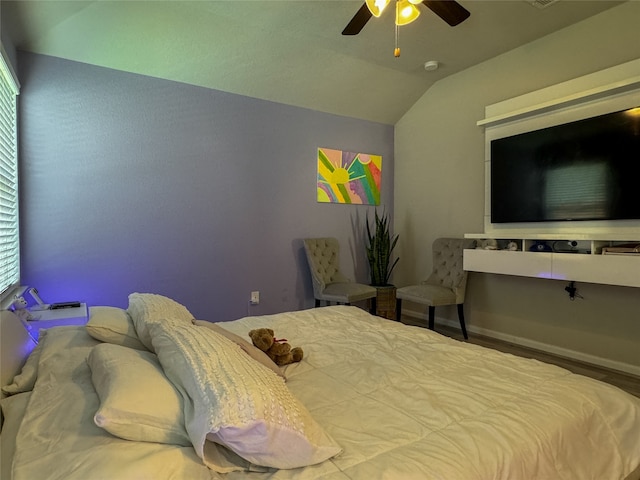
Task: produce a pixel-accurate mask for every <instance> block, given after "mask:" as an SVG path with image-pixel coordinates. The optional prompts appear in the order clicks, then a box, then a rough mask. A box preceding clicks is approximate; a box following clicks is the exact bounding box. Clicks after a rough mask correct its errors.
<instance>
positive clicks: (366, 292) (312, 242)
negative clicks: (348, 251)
mask: <svg viewBox="0 0 640 480" xmlns="http://www.w3.org/2000/svg"><path fill="white" fill-rule="evenodd" d="M304 250H305V253H306V254H307V260H308V262H309V269H310V270H311V279H312V281H313V295H314V297H315V299H316V307H318V306H320V301H321V300H324V301H325V302H326V304H327V305H329V304H330V302H336V303H343V304H346V305H349V304H351V303H353V302H358V301H361V300H367V299H369V298H370V299H372V306H371V308H372V310H371V308H370V310H371V311H373V312H375V298H376V293H377V291H376V289H375V287H372V286H370V285H364V284H361V283H354V282H352V281H351V280H350V279H348V278H347V277H345V276H344V275H343V274H342V273H341V272H340V245H339V243H338V240H336V239H335V238H306V239H305V240H304Z"/></svg>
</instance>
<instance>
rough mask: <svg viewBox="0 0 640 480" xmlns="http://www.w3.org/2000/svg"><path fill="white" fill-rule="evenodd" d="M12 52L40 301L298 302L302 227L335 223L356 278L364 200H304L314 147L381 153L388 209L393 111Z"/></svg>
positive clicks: (25, 264)
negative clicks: (381, 119) (307, 105)
mask: <svg viewBox="0 0 640 480" xmlns="http://www.w3.org/2000/svg"><path fill="white" fill-rule="evenodd" d="M18 67H19V76H20V81H21V83H22V92H21V95H20V103H19V104H20V125H19V128H20V175H21V183H20V188H21V239H22V243H21V248H22V252H21V255H22V283H23V284H25V285H31V286H36V287H37V288H38V289H39V290H40V293H41V296H42V297H43V298H44V300H45V301H48V302H53V301H62V300H72V299H79V300H83V301H86V302H87V303H88V304H90V305H115V306H122V307H126V305H127V295H128V294H129V293H131V292H134V291H139V292H156V293H160V294H164V295H167V296H170V297H172V298H175V299H176V300H177V301H179V302H181V303H183V304H185V305H186V306H187V307H188V308H189V309H190V310H191V311H192V313H194V315H196V316H197V317H199V318H204V319H208V320H216V321H222V320H231V319H235V318H238V317H242V316H245V315H247V314H251V315H253V314H268V313H275V312H280V311H285V310H296V309H301V308H308V307H311V306H312V305H313V293H312V288H311V281H310V278H309V272H308V267H307V264H306V260H305V258H304V253H303V250H302V241H301V239H302V238H304V237H307V236H335V237H337V238H338V239H339V240H340V243H341V246H342V258H341V260H342V264H343V266H344V267H345V268H344V269H345V271H346V273H347V274H348V275H351V276H352V278H354V277H355V278H356V279H357V280H358V281H362V282H366V281H367V267H366V264H365V256H364V247H363V243H362V241H363V240H362V235H363V225H364V217H365V215H366V213H367V211H371V210H372V207H366V206H348V205H331V204H318V203H316V200H315V176H316V161H315V159H316V149H317V147H330V148H336V149H342V150H350V151H362V152H367V153H376V154H381V155H382V156H383V190H382V205H383V206H384V207H386V209H387V210H388V211H390V212H392V211H393V204H392V199H393V126H391V125H382V124H376V123H371V122H365V121H361V120H356V119H351V118H345V117H338V116H334V115H329V114H324V113H320V112H316V111H311V110H305V109H300V108H294V107H290V106H285V105H281V104H276V103H272V102H266V101H261V100H256V99H252V98H247V97H242V96H238V95H232V94H228V93H224V92H220V91H214V90H209V89H205V88H200V87H195V86H191V85H185V84H181V83H175V82H169V81H164V80H159V79H155V78H150V77H145V76H140V75H134V74H128V73H123V72H119V71H114V70H110V69H105V68H100V67H95V66H90V65H86V64H81V63H76V62H71V61H67V60H63V59H58V58H53V57H47V56H43V55H36V54H29V53H24V52H18ZM310 94H312V93H310ZM252 290H259V291H260V296H261V299H260V300H261V301H260V304H259V305H257V306H249V304H248V300H249V293H250V291H252Z"/></svg>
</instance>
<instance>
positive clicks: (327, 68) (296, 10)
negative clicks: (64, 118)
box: [1, 0, 622, 124]
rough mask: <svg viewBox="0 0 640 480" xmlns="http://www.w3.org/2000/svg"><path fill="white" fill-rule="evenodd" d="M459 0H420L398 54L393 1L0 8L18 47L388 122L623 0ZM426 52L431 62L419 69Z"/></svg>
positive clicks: (91, 0)
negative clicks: (443, 4)
mask: <svg viewBox="0 0 640 480" xmlns="http://www.w3.org/2000/svg"><path fill="white" fill-rule="evenodd" d="M460 3H461V4H462V5H463V6H464V7H465V8H466V9H467V10H469V11H470V12H471V16H470V18H469V19H467V20H466V21H465V22H463V23H462V24H460V25H458V26H456V27H450V26H449V25H447V24H446V23H445V22H443V21H442V20H441V19H440V18H438V17H437V16H436V15H435V14H434V13H433V12H431V11H430V10H428V9H427V8H426V7H425V6H424V5H420V9H421V11H422V14H421V16H420V17H419V18H418V19H417V20H416V21H415V22H414V23H412V24H410V25H408V26H404V27H401V28H400V31H399V44H400V47H401V51H402V54H401V56H400V57H399V58H394V55H393V49H394V25H393V13H392V12H385V13H383V15H382V16H381V17H380V18H372V19H371V20H370V21H369V22H368V23H367V25H366V26H365V27H364V29H363V30H362V32H361V33H360V34H359V35H357V36H343V35H341V31H342V29H343V28H344V27H345V25H346V24H347V23H348V21H349V20H350V19H351V17H352V16H353V15H354V14H355V13H356V11H357V10H358V9H359V8H360V6H361V5H362V0H354V1H352V0H343V1H332V0H321V1H312V0H290V1H275V0H262V1H245V0H227V1H210V0H196V1H183V0H142V1H139V0H71V1H59V0H18V1H10V0H2V2H1V8H2V15H3V17H4V18H3V25H4V26H6V27H7V28H8V34H9V36H10V38H11V39H12V41H13V43H14V45H15V46H16V48H17V49H19V50H26V51H29V52H35V53H40V54H45V55H52V56H56V57H61V58H66V59H70V60H75V61H79V62H84V63H88V64H93V65H99V66H104V67H109V68H114V69H117V70H123V71H127V72H134V73H140V74H144V75H150V76H153V77H159V78H165V79H170V80H175V81H180V82H185V83H189V84H193V85H199V86H203V87H209V88H214V89H217V90H223V91H227V92H232V93H237V94H241V95H246V96H250V97H255V98H261V99H265V100H270V101H275V102H280V103H285V104H289V105H295V106H299V107H305V108H310V109H314V110H319V111H323V112H328V113H334V114H338V115H346V116H350V117H355V118H361V119H365V120H371V121H375V122H381V123H386V124H394V123H395V122H397V121H398V120H399V119H400V117H401V116H402V115H403V114H404V113H405V112H406V111H407V110H408V109H409V108H410V107H411V105H413V104H414V103H415V102H416V101H417V100H418V99H419V98H420V97H421V96H422V94H423V93H424V92H425V91H426V90H427V89H429V87H430V86H431V85H433V83H434V82H436V81H438V80H440V79H442V78H444V77H446V76H449V75H452V74H454V73H456V72H458V71H460V70H463V69H465V68H468V67H470V66H473V65H475V64H478V63H481V62H483V61H485V60H487V59H489V58H491V57H494V56H497V55H500V54H501V53H504V52H507V51H509V50H511V49H513V48H516V47H518V46H521V45H524V44H526V43H529V42H531V41H534V40H535V39H537V38H540V37H542V36H545V35H548V34H550V33H552V32H554V31H557V30H559V29H562V28H564V27H566V26H568V25H571V24H573V23H576V22H579V21H581V20H583V19H585V18H587V17H590V16H592V15H596V14H598V13H600V12H602V11H603V10H606V9H608V8H611V7H613V6H616V5H618V4H619V3H622V2H618V1H611V0H587V1H582V0H560V1H557V2H555V3H552V4H551V5H549V6H547V7H546V8H538V7H536V6H534V5H532V3H531V2H529V1H526V0H509V1H504V0H502V1H489V0H460ZM390 10H392V9H390ZM430 60H436V61H438V62H439V64H440V68H439V69H438V70H436V71H426V70H425V68H424V64H425V62H427V61H430Z"/></svg>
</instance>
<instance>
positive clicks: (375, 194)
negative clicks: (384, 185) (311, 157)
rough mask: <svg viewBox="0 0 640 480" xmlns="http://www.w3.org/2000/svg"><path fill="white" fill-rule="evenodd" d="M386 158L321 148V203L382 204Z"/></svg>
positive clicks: (319, 181)
mask: <svg viewBox="0 0 640 480" xmlns="http://www.w3.org/2000/svg"><path fill="white" fill-rule="evenodd" d="M381 178H382V156H381V155H371V154H368V153H355V152H343V151H342V150H333V149H330V148H318V189H317V192H318V193H317V195H318V202H320V203H353V204H362V205H380V185H381V183H380V181H381Z"/></svg>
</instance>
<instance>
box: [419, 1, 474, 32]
mask: <svg viewBox="0 0 640 480" xmlns="http://www.w3.org/2000/svg"><path fill="white" fill-rule="evenodd" d="M422 3H424V4H425V5H426V6H427V7H428V8H429V9H431V10H432V11H433V13H435V14H436V15H438V16H439V17H440V18H441V19H442V20H444V21H445V22H447V23H448V24H449V25H451V26H452V27H455V26H456V25H458V24H460V23H462V22H464V21H465V20H466V19H467V18H469V15H471V14H470V13H469V11H468V10H467V9H466V8H464V7H463V6H462V5H460V4H459V3H458V2H456V1H454V0H422Z"/></svg>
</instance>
